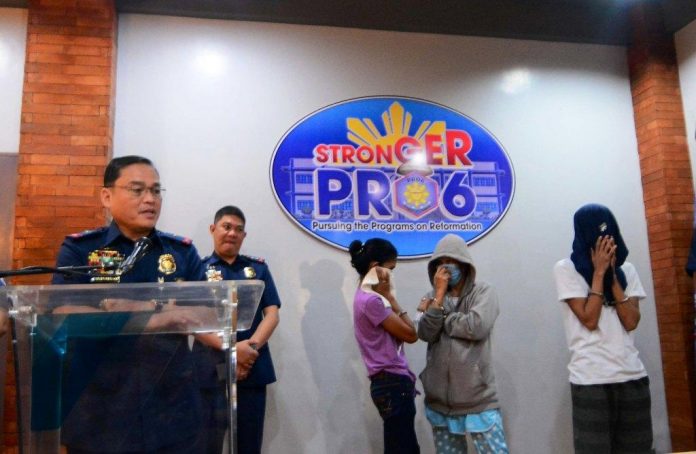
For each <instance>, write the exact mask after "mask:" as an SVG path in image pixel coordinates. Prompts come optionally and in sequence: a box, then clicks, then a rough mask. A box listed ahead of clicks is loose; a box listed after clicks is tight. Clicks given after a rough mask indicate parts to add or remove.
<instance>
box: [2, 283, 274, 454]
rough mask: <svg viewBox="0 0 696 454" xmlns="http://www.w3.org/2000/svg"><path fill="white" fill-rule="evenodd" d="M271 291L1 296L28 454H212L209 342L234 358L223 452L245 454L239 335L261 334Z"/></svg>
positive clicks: (195, 286)
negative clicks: (254, 330)
mask: <svg viewBox="0 0 696 454" xmlns="http://www.w3.org/2000/svg"><path fill="white" fill-rule="evenodd" d="M263 289H264V284H263V282H262V281H258V280H244V281H218V282H174V283H151V284H117V285H114V284H90V285H60V286H15V287H4V288H0V303H4V302H6V301H7V306H5V307H8V308H9V310H10V316H11V317H12V319H13V333H12V334H13V341H14V353H15V368H16V381H17V408H18V415H17V419H18V421H17V422H18V426H19V432H20V442H19V443H20V451H21V452H23V453H31V454H51V453H60V452H64V446H69V447H70V448H71V449H75V450H86V451H91V450H93V451H96V452H127V451H147V450H156V449H163V450H164V451H166V452H168V451H170V450H171V451H172V452H177V451H181V450H186V451H187V452H195V451H198V452H201V453H203V452H208V451H209V449H205V448H196V449H193V448H191V446H196V447H200V446H203V445H202V444H200V443H199V442H198V441H195V440H200V441H201V443H204V440H205V438H206V437H209V436H212V435H210V434H211V433H212V432H210V427H209V426H208V425H207V424H208V423H209V422H210V421H211V420H212V418H211V415H212V410H211V408H209V405H208V404H207V403H206V401H205V400H204V398H203V397H202V395H203V392H202V391H201V389H200V386H199V383H198V381H197V380H198V378H197V377H198V374H199V373H201V370H203V371H205V370H204V369H205V367H209V366H210V364H209V363H205V361H202V360H201V359H200V356H198V355H197V354H196V352H197V351H200V350H201V348H200V346H201V345H203V344H207V345H209V346H215V347H217V348H216V350H215V351H217V350H220V348H221V349H222V351H223V352H224V353H218V355H219V356H220V357H222V358H224V363H223V364H224V365H223V368H226V371H224V370H223V371H222V373H220V370H219V369H220V367H218V368H217V369H218V370H217V371H211V373H217V375H218V376H222V377H223V378H220V380H223V382H221V383H220V385H219V386H220V388H221V389H222V393H218V394H220V395H221V396H222V399H223V401H222V402H223V403H222V411H223V412H227V415H228V418H227V421H228V422H229V427H223V429H222V432H223V433H224V432H225V429H227V434H226V435H225V437H227V438H226V440H225V442H224V445H225V450H226V451H227V452H235V450H236V443H235V440H236V433H235V430H236V419H235V416H236V415H235V409H236V390H235V385H234V380H235V368H236V363H235V353H234V342H235V335H236V331H244V330H246V329H248V328H249V327H250V326H251V323H252V321H253V319H254V314H255V312H256V309H257V306H258V303H259V300H260V298H261V295H262V293H263ZM194 344H195V345H194ZM202 350H205V351H207V352H212V351H214V350H210V349H207V348H203V349H202ZM224 376H226V384H225V382H224V380H225V378H224ZM225 390H226V392H225ZM219 411H220V409H219V407H218V412H219ZM218 416H219V413H218ZM218 421H219V418H218ZM216 433H217V434H219V433H220V431H219V430H218V431H217V432H216ZM184 447H185V448H184Z"/></svg>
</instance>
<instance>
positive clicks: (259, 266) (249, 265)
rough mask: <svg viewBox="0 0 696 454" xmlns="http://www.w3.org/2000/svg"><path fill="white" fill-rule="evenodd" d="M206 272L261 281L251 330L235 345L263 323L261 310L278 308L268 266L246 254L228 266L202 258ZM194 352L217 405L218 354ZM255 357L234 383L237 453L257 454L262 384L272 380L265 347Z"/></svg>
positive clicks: (213, 257)
mask: <svg viewBox="0 0 696 454" xmlns="http://www.w3.org/2000/svg"><path fill="white" fill-rule="evenodd" d="M203 264H204V266H205V268H206V269H207V270H215V271H218V272H220V273H221V275H222V278H223V279H224V280H245V279H258V280H261V281H263V282H264V284H265V288H264V291H263V295H262V296H261V301H260V302H259V307H258V309H257V310H256V314H255V316H254V321H253V323H252V325H251V328H250V329H248V330H246V331H240V332H239V333H237V342H239V341H243V340H246V339H249V338H250V337H251V336H252V335H253V334H254V332H255V331H256V329H257V328H258V326H259V324H260V323H261V321H262V320H263V310H264V309H265V308H266V307H269V306H277V307H280V298H279V297H278V291H277V290H276V287H275V283H274V282H273V277H272V276H271V272H270V270H269V269H268V265H266V263H265V262H264V261H263V260H262V259H258V258H254V257H249V256H246V255H238V256H237V258H236V259H235V261H234V262H233V263H232V264H231V265H230V264H228V263H227V262H225V261H224V260H222V259H221V258H220V257H218V255H217V254H215V253H213V254H212V255H211V256H210V257H207V258H205V259H203ZM194 352H196V353H197V358H198V360H199V361H200V363H199V364H200V365H199V366H198V371H199V379H200V382H201V385H202V387H203V388H205V389H208V390H209V391H211V392H213V393H215V394H216V395H217V396H218V397H216V398H214V399H215V400H216V401H217V402H223V399H224V394H222V398H221V397H220V393H224V381H223V380H222V379H221V378H222V377H220V376H219V374H218V373H217V370H219V367H218V365H220V364H224V361H225V359H224V355H223V353H222V352H218V351H214V350H212V349H209V348H206V347H204V346H202V345H200V344H197V345H196V346H194ZM258 352H259V356H258V358H257V359H256V361H255V362H254V365H253V366H252V368H251V371H250V372H249V375H248V376H247V378H246V379H244V380H242V381H240V382H237V391H238V392H237V452H238V453H239V454H251V453H258V452H260V450H261V442H262V441H263V424H264V417H265V410H266V385H268V384H270V383H273V382H275V381H276V375H275V370H274V368H273V361H272V360H271V351H270V350H269V348H268V344H266V345H264V346H263V347H261V348H260V349H259V350H258ZM218 415H220V416H219V417H218V418H217V419H218V423H219V424H220V426H221V427H222V426H224V425H225V422H224V419H223V420H222V421H220V419H222V418H225V417H226V414H224V412H218Z"/></svg>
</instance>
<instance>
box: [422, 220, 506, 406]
mask: <svg viewBox="0 0 696 454" xmlns="http://www.w3.org/2000/svg"><path fill="white" fill-rule="evenodd" d="M442 257H450V258H453V259H455V260H457V261H459V262H460V263H464V264H467V265H468V273H466V274H465V275H463V278H464V279H465V284H464V287H463V289H462V293H461V296H460V297H459V298H457V297H452V296H447V297H446V298H445V301H444V304H443V306H444V309H445V310H444V311H442V310H440V309H437V308H432V307H431V308H429V309H428V310H427V311H426V312H425V313H424V314H423V317H422V318H421V320H420V322H419V323H418V337H419V338H420V339H422V340H424V341H426V342H427V343H428V357H427V362H426V365H425V369H423V372H421V374H420V379H421V381H422V382H423V389H424V390H425V403H426V404H427V405H428V407H430V408H432V409H433V410H435V411H438V412H440V413H443V414H445V415H464V414H469V413H480V412H482V411H485V410H490V409H493V408H498V407H499V405H498V396H497V393H496V388H495V377H494V376H493V366H492V364H491V339H490V337H491V331H492V330H493V324H494V323H495V319H496V318H497V317H498V312H499V310H498V297H497V295H496V293H495V291H494V290H493V288H492V287H491V286H490V285H488V284H486V283H484V282H480V281H479V282H476V268H475V267H474V263H473V261H472V259H471V255H469V248H468V247H467V245H466V242H464V240H463V239H462V238H461V237H459V236H457V235H453V234H448V235H446V236H445V237H443V238H442V239H441V240H440V241H439V242H438V243H437V246H436V247H435V252H434V253H433V256H432V258H431V260H430V262H429V263H428V275H429V276H430V282H431V283H432V282H433V275H434V274H435V271H436V263H437V260H438V259H439V258H442ZM431 296H433V291H432V290H431V291H430V292H428V293H427V295H426V297H428V298H429V297H431Z"/></svg>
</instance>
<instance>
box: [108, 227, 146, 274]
mask: <svg viewBox="0 0 696 454" xmlns="http://www.w3.org/2000/svg"><path fill="white" fill-rule="evenodd" d="M151 246H152V240H150V238H147V237H142V238H140V239H139V240H138V241H136V242H135V246H134V247H133V252H131V254H130V255H129V256H128V257H126V258H125V260H124V261H123V262H121V264H120V265H119V267H118V269H117V270H116V274H118V275H119V276H120V275H123V274H126V273H127V272H129V271H130V270H131V269H132V268H133V267H134V266H135V264H136V263H138V262H139V261H140V259H142V258H143V257H145V255H146V254H147V253H148V252H149V251H150V247H151Z"/></svg>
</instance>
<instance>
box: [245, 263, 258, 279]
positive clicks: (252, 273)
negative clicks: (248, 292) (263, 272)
mask: <svg viewBox="0 0 696 454" xmlns="http://www.w3.org/2000/svg"><path fill="white" fill-rule="evenodd" d="M244 277H245V278H247V279H254V278H255V277H256V270H255V269H254V268H252V267H250V266H247V267H244Z"/></svg>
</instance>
